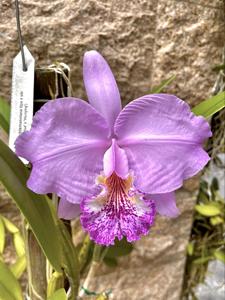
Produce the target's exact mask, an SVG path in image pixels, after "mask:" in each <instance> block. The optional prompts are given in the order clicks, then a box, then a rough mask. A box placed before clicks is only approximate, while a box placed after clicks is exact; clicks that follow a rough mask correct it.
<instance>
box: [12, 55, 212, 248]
mask: <svg viewBox="0 0 225 300" xmlns="http://www.w3.org/2000/svg"><path fill="white" fill-rule="evenodd" d="M83 76H84V84H85V88H86V92H87V95H88V100H89V103H87V102H85V101H83V100H80V99H76V98H65V99H56V100H54V101H49V103H47V104H45V105H44V106H43V107H42V108H41V109H40V111H38V112H37V113H36V115H35V116H34V119H33V124H32V128H31V130H30V131H27V132H24V133H23V134H21V135H20V136H19V137H18V139H17V140H16V153H17V155H18V156H21V157H24V158H26V159H27V160H28V161H30V162H31V163H32V172H31V175H30V178H29V180H28V182H27V185H28V187H29V188H30V189H31V190H32V191H34V192H36V193H39V194H46V193H56V194H57V195H58V196H60V197H61V200H60V203H59V216H60V217H63V218H68V219H72V218H74V217H76V216H78V215H79V214H80V219H81V223H82V226H83V228H84V229H85V230H86V231H88V232H89V234H90V237H91V239H93V240H94V241H95V242H96V243H98V244H102V245H111V244H113V243H114V240H115V238H118V239H121V238H122V237H123V236H126V238H127V240H128V241H129V242H132V241H135V240H138V239H139V238H140V236H141V235H146V234H147V233H148V232H149V229H150V227H151V226H152V225H153V222H154V218H155V214H156V212H158V213H160V214H162V215H166V216H169V217H175V216H177V215H178V209H177V207H176V202H175V196H174V191H175V190H176V189H178V188H179V187H181V186H182V184H183V180H184V179H187V178H189V177H191V176H193V175H195V174H196V173H197V172H199V171H200V170H201V169H202V168H203V167H204V166H205V165H206V164H207V162H208V160H209V156H208V154H207V153H206V152H205V151H204V150H203V148H202V145H203V142H204V141H205V140H206V139H207V138H208V137H210V136H211V131H210V128H209V125H208V123H207V122H206V120H205V119H204V118H203V117H197V116H195V115H194V114H193V113H192V112H191V111H190V108H189V106H188V105H187V104H186V103H185V102H184V101H182V100H180V99H178V98H177V97H175V96H173V95H167V94H155V95H146V96H143V97H140V98H138V99H136V100H134V101H132V102H130V103H129V104H128V105H127V106H125V107H124V108H123V109H122V108H121V100H120V94H119V90H118V87H117V84H116V81H115V79H114V76H113V74H112V72H111V70H110V68H109V66H108V64H107V62H106V61H105V59H104V58H103V57H102V56H101V55H100V54H99V53H98V52H96V51H89V52H86V53H85V56H84V64H83Z"/></svg>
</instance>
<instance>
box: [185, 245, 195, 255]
mask: <svg viewBox="0 0 225 300" xmlns="http://www.w3.org/2000/svg"><path fill="white" fill-rule="evenodd" d="M187 253H188V255H189V256H192V255H193V253H194V244H193V243H191V242H190V243H188V245H187Z"/></svg>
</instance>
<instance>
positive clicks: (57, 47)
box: [0, 0, 225, 104]
mask: <svg viewBox="0 0 225 300" xmlns="http://www.w3.org/2000/svg"><path fill="white" fill-rule="evenodd" d="M20 3H21V4H20V7H21V24H22V32H23V37H24V41H25V42H26V44H27V46H28V48H29V49H30V51H31V53H32V54H33V56H34V57H35V59H36V65H37V66H46V65H48V64H51V63H53V62H55V61H63V62H65V63H67V64H68V65H69V66H70V67H71V72H72V85H73V89H74V96H76V97H83V98H86V96H85V92H84V89H83V84H82V56H83V53H84V52H85V51H86V50H90V49H97V50H99V51H100V52H101V53H102V54H103V55H104V56H105V57H106V58H107V60H108V62H109V64H110V65H111V67H112V70H113V71H114V74H115V76H116V79H117V81H118V85H119V87H120V91H121V94H122V99H123V101H124V103H126V102H128V101H130V100H132V99H134V98H136V97H139V96H141V95H143V94H146V93H148V92H149V90H150V88H151V87H152V86H153V85H155V84H158V83H160V81H161V80H163V79H165V78H168V77H169V76H170V75H173V74H176V75H177V78H176V80H175V81H174V83H173V84H172V85H171V86H170V87H169V88H168V90H167V91H168V92H171V93H175V94H177V95H178V96H179V97H181V98H182V99H184V100H186V101H188V102H189V103H192V104H193V103H196V102H199V101H201V100H202V99H205V98H207V97H208V96H209V95H210V92H211V88H212V86H213V83H214V80H215V72H214V71H212V67H213V66H214V65H216V64H219V63H220V62H221V55H222V47H223V45H224V41H225V30H224V24H225V23H224V2H223V0H211V1H210V0H190V1H189V0H88V1H86V0H76V1H74V0H67V1H64V0H51V1H44V0H36V1H32V0H21V1H20ZM18 49H19V46H18V41H17V32H16V20H15V11H14V1H11V0H1V3H0V95H1V96H4V97H5V98H7V99H10V86H11V65H12V59H13V57H14V56H15V55H16V53H17V52H18Z"/></svg>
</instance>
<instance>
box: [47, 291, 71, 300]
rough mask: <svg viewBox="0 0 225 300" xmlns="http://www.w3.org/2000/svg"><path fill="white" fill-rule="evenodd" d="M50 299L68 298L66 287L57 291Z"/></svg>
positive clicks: (63, 299) (64, 299)
mask: <svg viewBox="0 0 225 300" xmlns="http://www.w3.org/2000/svg"><path fill="white" fill-rule="evenodd" d="M48 300H67V296H66V292H65V290H64V289H60V290H58V291H56V292H55V293H54V294H53V295H52V296H51V297H50V298H48Z"/></svg>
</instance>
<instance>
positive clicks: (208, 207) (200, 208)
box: [195, 204, 221, 217]
mask: <svg viewBox="0 0 225 300" xmlns="http://www.w3.org/2000/svg"><path fill="white" fill-rule="evenodd" d="M195 209H196V211H197V212H198V213H199V214H200V215H202V216H206V217H214V216H217V215H219V214H220V213H221V211H220V209H219V208H218V207H217V206H215V205H213V204H202V205H196V206H195Z"/></svg>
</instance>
